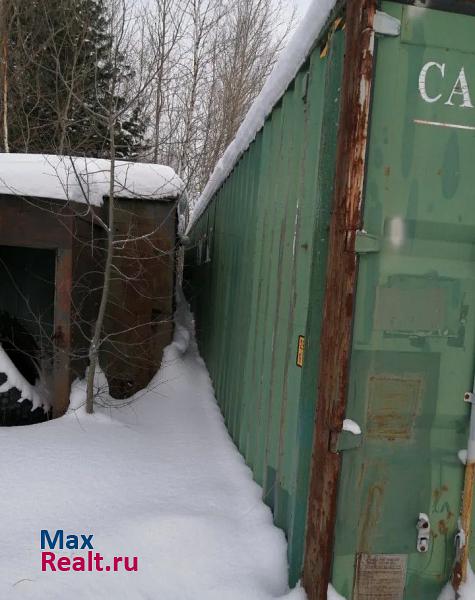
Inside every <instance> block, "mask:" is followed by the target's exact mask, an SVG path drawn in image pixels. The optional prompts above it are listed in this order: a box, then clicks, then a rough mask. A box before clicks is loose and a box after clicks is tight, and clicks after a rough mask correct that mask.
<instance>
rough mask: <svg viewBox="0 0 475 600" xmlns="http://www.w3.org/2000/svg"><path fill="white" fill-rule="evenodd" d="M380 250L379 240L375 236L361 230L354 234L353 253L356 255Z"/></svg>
mask: <svg viewBox="0 0 475 600" xmlns="http://www.w3.org/2000/svg"><path fill="white" fill-rule="evenodd" d="M380 250H381V240H380V239H379V237H377V236H376V235H371V234H369V233H368V232H367V231H364V230H363V229H359V230H358V231H357V232H356V237H355V252H356V253H357V254H369V253H371V252H379V251H380Z"/></svg>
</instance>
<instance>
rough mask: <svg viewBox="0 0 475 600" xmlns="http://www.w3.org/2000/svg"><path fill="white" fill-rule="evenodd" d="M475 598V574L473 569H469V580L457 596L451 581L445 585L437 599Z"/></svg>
mask: <svg viewBox="0 0 475 600" xmlns="http://www.w3.org/2000/svg"><path fill="white" fill-rule="evenodd" d="M456 599H457V600H475V574H474V573H473V571H472V569H469V570H468V573H467V582H466V583H465V585H463V586H462V587H461V588H460V590H459V595H458V596H456V594H455V591H454V588H453V587H452V584H451V583H450V582H449V583H447V585H446V586H445V587H444V589H443V590H442V592H441V593H440V596H439V597H438V599H437V600H456Z"/></svg>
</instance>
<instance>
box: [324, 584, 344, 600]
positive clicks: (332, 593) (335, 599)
mask: <svg viewBox="0 0 475 600" xmlns="http://www.w3.org/2000/svg"><path fill="white" fill-rule="evenodd" d="M327 600H346V598H343V596H340V594H339V593H338V592H337V591H336V590H335V588H334V587H333V586H332V585H331V584H330V585H329V586H328V595H327Z"/></svg>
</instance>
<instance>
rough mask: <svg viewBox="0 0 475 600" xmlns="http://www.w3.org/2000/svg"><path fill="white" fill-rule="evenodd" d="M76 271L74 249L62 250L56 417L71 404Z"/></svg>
mask: <svg viewBox="0 0 475 600" xmlns="http://www.w3.org/2000/svg"><path fill="white" fill-rule="evenodd" d="M72 271H73V260H72V250H71V249H70V248H68V249H63V248H60V249H58V253H57V257H56V295H55V307H54V339H55V344H54V346H55V356H54V372H53V395H54V396H53V413H54V416H55V417H59V416H61V415H63V414H64V413H65V412H66V410H67V409H68V405H69V391H70V384H71V375H70V360H71V292H72V277H73V273H72Z"/></svg>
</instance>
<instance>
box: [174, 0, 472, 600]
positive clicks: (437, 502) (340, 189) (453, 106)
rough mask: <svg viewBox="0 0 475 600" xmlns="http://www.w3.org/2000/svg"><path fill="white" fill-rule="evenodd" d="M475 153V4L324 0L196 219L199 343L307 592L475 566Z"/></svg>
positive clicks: (445, 574)
mask: <svg viewBox="0 0 475 600" xmlns="http://www.w3.org/2000/svg"><path fill="white" fill-rule="evenodd" d="M474 160H475V2H472V1H467V0H461V1H452V2H448V1H445V0H433V1H427V2H408V1H406V2H382V3H378V2H376V0H352V1H350V2H347V3H337V4H336V7H335V9H334V12H333V14H332V16H331V18H330V20H329V22H328V24H327V27H326V28H325V29H324V31H322V33H321V35H320V37H319V38H318V39H317V40H315V45H314V48H313V50H312V51H311V53H310V54H309V56H308V58H307V60H306V61H305V63H304V64H302V65H301V69H300V71H299V73H298V74H297V76H296V77H295V79H294V80H293V81H292V82H291V84H290V85H289V87H288V89H287V91H286V92H285V94H284V95H283V96H282V98H281V99H280V101H279V102H278V103H277V104H276V105H275V106H274V109H273V110H272V112H271V113H270V115H269V116H268V118H267V120H266V122H265V124H264V126H263V127H262V129H261V130H260V131H259V132H258V134H257V136H256V138H255V140H254V141H253V142H252V143H251V145H250V146H249V148H248V149H247V151H246V152H245V153H244V154H243V155H242V156H241V158H240V159H239V161H238V162H237V163H236V165H235V166H234V169H233V170H232V172H231V174H230V175H229V176H228V178H227V179H226V181H225V182H224V183H223V184H222V186H221V187H220V188H219V190H218V191H217V193H216V194H215V195H214V196H213V197H212V199H211V201H210V202H209V203H208V205H207V207H206V209H205V210H204V211H203V212H202V213H201V214H200V216H199V218H197V219H196V220H195V222H194V223H193V225H192V227H191V229H190V231H189V238H190V244H189V246H188V248H187V251H186V259H185V290H186V292H187V295H188V298H189V299H190V301H191V304H192V308H193V310H194V313H195V318H196V326H197V336H198V342H199V346H200V350H201V353H202V355H203V357H204V359H205V360H206V363H207V366H208V369H209V371H210V375H211V377H212V380H213V382H214V386H215V391H216V396H217V399H218V402H219V403H220V406H221V408H222V411H223V414H224V417H225V420H226V424H227V426H228V429H229V431H230V434H231V436H232V437H233V439H234V441H235V442H236V444H237V445H238V447H239V449H240V450H241V452H242V454H243V455H244V457H245V459H246V461H247V463H248V465H249V466H250V468H251V469H252V471H253V473H254V477H255V479H256V481H257V482H258V483H259V484H260V485H262V487H263V497H264V500H265V502H266V503H267V504H268V505H269V506H270V507H271V509H272V510H273V514H274V517H275V522H276V524H277V525H278V526H280V527H282V528H283V529H284V531H285V533H286V535H287V538H288V542H289V563H290V573H291V584H294V583H295V582H296V581H297V580H298V579H300V578H301V577H303V582H304V585H305V588H306V590H307V593H308V596H309V598H310V599H311V600H324V599H325V598H326V595H327V585H328V582H329V581H332V582H333V584H334V586H335V588H336V589H337V590H338V591H339V592H340V593H341V594H343V595H344V596H345V598H347V599H348V600H432V599H433V600H436V599H437V597H438V594H439V593H440V591H441V590H442V588H443V587H444V585H445V584H446V582H447V581H449V580H450V579H451V578H452V577H453V581H454V582H455V583H456V584H458V583H459V581H460V578H461V577H462V578H463V577H464V576H465V573H464V570H463V569H461V565H462V566H463V564H464V561H463V559H464V556H465V555H466V553H467V550H468V554H469V555H470V554H473V555H474V559H475V537H474V536H470V535H469V534H470V520H471V516H472V514H471V513H472V510H471V505H470V498H471V496H472V494H473V480H471V479H470V475H471V473H472V470H471V469H472V468H471V467H470V466H469V467H467V468H466V467H465V466H464V464H463V462H462V461H461V460H460V458H459V451H460V450H463V449H466V448H467V443H468V438H469V425H470V411H471V407H470V400H471V399H472V396H471V394H470V393H471V392H472V391H473V381H474V375H475V162H474ZM467 400H468V402H467ZM474 410H475V409H474ZM359 431H361V433H358V432H359ZM470 456H471V455H469V458H470ZM469 462H470V460H469ZM464 477H465V483H464ZM462 498H464V503H463V502H462ZM461 513H463V514H462V521H461V522H460V523H459V516H460V514H461ZM473 516H474V518H475V515H473ZM461 527H462V529H464V531H463V532H462V534H464V535H465V538H467V537H468V542H467V544H466V545H465V546H464V544H463V537H464V536H463V535H462V536H461V535H460V533H461ZM456 541H458V546H456V544H455V542H456ZM456 558H457V561H458V562H457V568H456V569H455V571H454V561H455V560H456ZM454 573H455V575H454Z"/></svg>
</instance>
